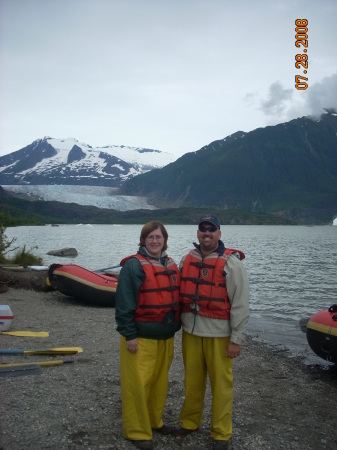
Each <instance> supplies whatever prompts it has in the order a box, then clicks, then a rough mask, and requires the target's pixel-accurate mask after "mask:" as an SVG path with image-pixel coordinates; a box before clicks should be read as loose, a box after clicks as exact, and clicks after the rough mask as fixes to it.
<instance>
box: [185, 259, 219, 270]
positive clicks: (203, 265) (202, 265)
mask: <svg viewBox="0 0 337 450" xmlns="http://www.w3.org/2000/svg"><path fill="white" fill-rule="evenodd" d="M190 265H191V266H195V267H200V268H201V269H214V267H215V266H214V264H206V263H205V262H203V261H202V262H198V261H192V262H191V263H190Z"/></svg>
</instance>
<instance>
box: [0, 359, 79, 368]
mask: <svg viewBox="0 0 337 450" xmlns="http://www.w3.org/2000/svg"><path fill="white" fill-rule="evenodd" d="M73 362H74V361H62V360H60V361H36V362H29V363H14V364H0V368H5V367H17V366H26V365H29V366H30V365H32V364H33V365H34V364H37V365H39V366H42V367H44V366H60V365H61V364H69V363H73Z"/></svg>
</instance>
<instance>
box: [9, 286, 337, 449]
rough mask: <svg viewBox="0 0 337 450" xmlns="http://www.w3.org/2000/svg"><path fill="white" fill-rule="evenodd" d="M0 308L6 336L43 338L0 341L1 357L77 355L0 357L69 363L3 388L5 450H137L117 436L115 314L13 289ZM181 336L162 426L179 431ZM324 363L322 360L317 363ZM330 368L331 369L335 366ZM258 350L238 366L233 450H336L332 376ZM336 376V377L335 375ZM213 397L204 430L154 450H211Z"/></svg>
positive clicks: (336, 376)
mask: <svg viewBox="0 0 337 450" xmlns="http://www.w3.org/2000/svg"><path fill="white" fill-rule="evenodd" d="M0 304H4V305H9V306H10V308H11V309H12V312H13V314H14V320H13V322H12V326H11V330H12V331H14V330H30V331H48V332H49V336H48V337H47V338H31V337H30V338H28V337H24V338H22V337H15V336H9V335H1V338H0V347H1V348H26V349H27V348H50V347H70V346H71V347H75V346H76V347H82V348H83V350H84V351H83V353H80V354H77V355H69V356H47V355H46V356H42V355H29V356H28V355H26V356H23V355H17V356H10V355H2V356H1V358H0V360H1V362H2V363H9V362H23V361H24V362H36V361H42V360H43V361H45V360H48V361H49V360H54V361H55V360H71V361H73V364H65V365H61V366H57V367H45V368H42V373H41V374H37V375H31V376H20V377H3V378H1V379H0V390H1V402H0V414H1V418H2V424H1V430H0V431H1V434H0V436H1V438H0V443H1V445H0V448H1V449H2V450H17V449H18V448H24V449H25V450H39V449H41V450H42V449H52V450H54V449H55V450H56V449H67V450H76V449H80V448H81V449H92V450H96V449H97V450H98V449H100V450H106V449H115V450H117V449H118V450H120V449H130V450H131V449H134V448H135V447H134V445H133V444H132V443H131V442H128V441H126V440H125V439H124V438H123V436H122V419H121V397H120V383H119V334H118V333H117V331H116V325H115V320H114V314H115V310H114V308H100V307H95V306H91V305H87V304H84V303H81V302H78V301H76V300H74V299H71V298H68V297H66V296H64V295H62V294H61V293H59V292H56V291H51V292H43V291H36V290H31V289H17V288H13V287H10V288H8V290H7V291H5V292H2V293H0ZM180 345H181V332H179V333H177V334H176V337H175V357H174V360H173V363H172V366H171V369H170V373H169V380H170V383H169V392H168V398H167V402H166V407H165V410H164V416H163V419H164V421H165V422H166V423H168V424H172V425H178V417H179V413H180V409H181V406H182V402H183V397H184V384H183V378H184V370H183V363H182V356H181V351H180ZM322 361H323V360H322ZM335 366H336V365H335ZM335 366H329V368H326V367H324V366H321V365H319V364H315V365H305V364H304V363H303V358H301V357H299V356H291V355H290V354H289V352H288V351H286V350H284V349H279V348H276V347H273V346H268V345H266V344H264V343H261V342H258V341H256V340H255V339H254V337H252V336H249V335H247V336H246V342H245V343H244V345H243V348H242V354H241V356H240V357H239V358H237V359H236V360H235V363H234V365H233V373H234V406H233V438H232V449H235V450H245V449H247V450H248V449H250V450H251V449H254V450H259V449H261V450H262V449H263V450H266V449H273V450H274V449H278V450H282V449H284V450H289V449H290V448H291V449H294V450H303V449H312V450H317V449H318V450H319V449H322V450H323V449H324V450H333V449H335V448H337V436H336V434H335V433H334V431H333V430H334V429H335V426H336V423H337V408H336V398H337V370H336V369H335ZM332 367H334V369H332ZM210 416H211V401H210V388H209V385H208V386H207V391H206V397H205V407H204V422H203V426H202V428H201V429H200V431H199V432H198V433H193V435H190V436H188V437H187V438H185V439H183V440H176V439H175V438H174V437H173V436H161V435H159V434H154V437H153V440H154V443H155V448H156V449H157V450H171V449H172V450H174V449H182V450H184V449H191V450H192V449H193V450H196V449H200V450H207V449H210V448H211V437H210V433H209V424H210Z"/></svg>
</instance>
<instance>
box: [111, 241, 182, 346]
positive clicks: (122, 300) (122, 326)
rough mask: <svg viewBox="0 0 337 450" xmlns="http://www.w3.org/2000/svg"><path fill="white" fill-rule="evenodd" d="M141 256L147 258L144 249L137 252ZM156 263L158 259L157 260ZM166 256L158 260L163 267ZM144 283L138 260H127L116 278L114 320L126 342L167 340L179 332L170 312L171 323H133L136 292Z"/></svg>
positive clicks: (178, 323) (136, 301) (136, 300)
mask: <svg viewBox="0 0 337 450" xmlns="http://www.w3.org/2000/svg"><path fill="white" fill-rule="evenodd" d="M138 253H140V254H141V255H143V256H147V257H149V254H148V253H147V251H146V249H145V247H141V248H140V249H139V251H138ZM157 261H158V259H157ZM166 261H167V255H166V254H165V253H164V254H163V255H162V257H161V258H160V262H161V263H162V265H163V267H166ZM144 281H145V272H144V270H143V269H142V266H141V264H140V262H139V261H138V259H136V258H130V259H128V260H127V261H126V262H125V264H124V266H123V267H122V270H121V271H120V274H119V277H118V285H117V292H116V304H115V310H116V313H115V318H116V322H117V331H118V332H119V333H120V334H121V335H122V336H125V338H126V340H127V341H129V340H131V339H136V338H137V337H141V338H147V339H158V340H160V339H169V338H171V337H173V336H174V334H175V333H176V332H177V331H178V330H180V327H181V324H180V321H175V320H174V312H173V310H172V322H171V323H158V322H135V311H136V309H137V306H138V292H139V289H140V287H141V285H142V284H143V283H144Z"/></svg>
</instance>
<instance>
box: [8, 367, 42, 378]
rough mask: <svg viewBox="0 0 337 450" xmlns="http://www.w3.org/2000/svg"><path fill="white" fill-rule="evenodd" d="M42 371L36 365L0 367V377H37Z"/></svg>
mask: <svg viewBox="0 0 337 450" xmlns="http://www.w3.org/2000/svg"><path fill="white" fill-rule="evenodd" d="M41 372H42V369H41V367H40V366H39V365H37V364H28V365H19V366H15V367H0V377H21V376H25V375H37V374H40V373H41Z"/></svg>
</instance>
